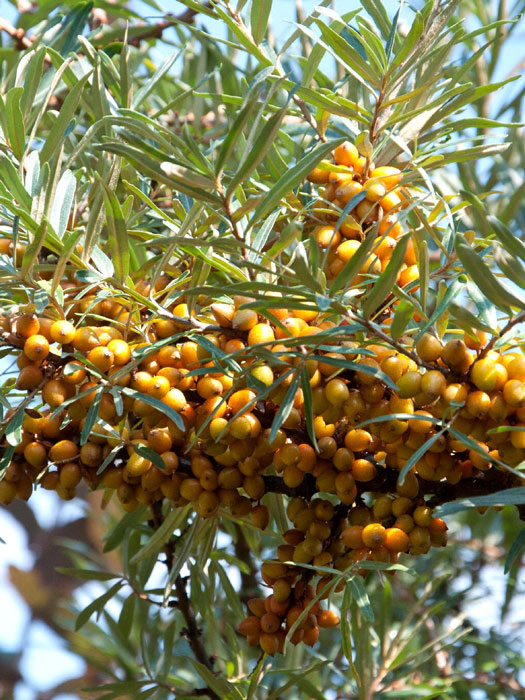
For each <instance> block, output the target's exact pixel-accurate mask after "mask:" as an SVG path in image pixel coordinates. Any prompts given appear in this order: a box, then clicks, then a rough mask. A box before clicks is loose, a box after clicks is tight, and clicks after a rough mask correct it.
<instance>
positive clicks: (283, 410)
mask: <svg viewBox="0 0 525 700" xmlns="http://www.w3.org/2000/svg"><path fill="white" fill-rule="evenodd" d="M299 380H300V376H299V374H298V373H297V372H296V373H295V375H294V377H293V379H292V381H291V383H290V386H289V387H288V389H287V391H286V394H285V396H284V399H283V402H282V404H281V405H280V406H279V410H278V411H277V413H276V414H275V417H274V419H273V422H272V428H271V430H270V438H269V442H270V443H271V442H273V441H274V440H275V436H276V435H277V431H278V430H279V428H280V427H281V425H282V424H283V423H284V421H285V420H286V419H287V418H288V416H289V415H290V411H291V410H292V406H293V402H294V401H295V395H296V393H297V389H298V388H299Z"/></svg>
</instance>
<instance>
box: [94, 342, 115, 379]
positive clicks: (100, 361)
mask: <svg viewBox="0 0 525 700" xmlns="http://www.w3.org/2000/svg"><path fill="white" fill-rule="evenodd" d="M114 359H115V356H114V355H113V353H112V352H111V350H109V349H108V348H107V347H106V346H104V345H99V346H98V347H96V348H93V349H92V350H90V351H89V352H88V354H87V360H88V361H89V362H91V364H93V365H94V366H95V367H96V368H97V369H98V371H99V372H102V373H106V372H107V371H108V370H109V369H111V367H112V366H113V361H114Z"/></svg>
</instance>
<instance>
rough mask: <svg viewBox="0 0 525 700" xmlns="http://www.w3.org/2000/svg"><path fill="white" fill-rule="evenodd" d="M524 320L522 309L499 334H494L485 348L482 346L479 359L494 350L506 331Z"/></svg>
mask: <svg viewBox="0 0 525 700" xmlns="http://www.w3.org/2000/svg"><path fill="white" fill-rule="evenodd" d="M523 321H525V311H522V312H521V313H519V314H518V315H517V316H514V318H511V319H510V321H509V322H508V323H507V325H506V326H505V327H504V328H503V330H502V331H501V332H500V333H498V335H493V336H492V338H491V339H490V342H489V343H487V345H485V347H484V348H482V350H481V352H480V353H479V354H478V358H477V359H478V360H481V359H482V358H483V357H485V355H486V354H487V353H488V352H489V351H490V350H492V348H493V347H494V345H495V344H496V342H497V340H498V339H499V338H501V336H503V335H505V333H508V331H510V330H511V328H514V326H517V325H518V323H522V322H523Z"/></svg>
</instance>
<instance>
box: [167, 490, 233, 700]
mask: <svg viewBox="0 0 525 700" xmlns="http://www.w3.org/2000/svg"><path fill="white" fill-rule="evenodd" d="M162 519H163V518H162V513H161V509H160V503H156V504H154V506H153V527H154V529H158V528H159V527H160V525H161V524H162ZM164 552H165V554H166V567H167V569H168V572H170V571H171V570H172V568H173V562H174V559H175V544H174V542H173V541H171V540H170V541H168V542H167V543H166V544H165V545H164ZM174 585H175V590H176V591H177V608H178V609H179V610H180V612H181V613H182V616H183V617H184V621H185V623H186V637H187V640H188V644H189V645H190V647H191V650H192V652H193V654H194V656H195V658H196V659H197V661H199V662H200V663H201V664H203V665H204V666H206V668H207V669H209V670H210V671H212V672H213V657H212V656H210V655H209V654H208V653H207V651H206V649H205V647H204V643H203V640H202V630H201V629H200V627H199V626H198V624H197V620H196V616H195V611H194V609H193V605H192V603H191V600H190V598H189V596H188V592H187V590H186V581H185V579H183V578H182V577H181V576H180V575H179V576H177V578H176V579H175V582H174ZM198 694H199V695H208V696H209V697H210V698H211V700H220V698H219V696H218V695H217V694H216V693H215V691H213V690H212V689H211V688H210V687H209V686H208V687H206V688H203V689H199V692H198Z"/></svg>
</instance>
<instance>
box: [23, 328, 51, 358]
mask: <svg viewBox="0 0 525 700" xmlns="http://www.w3.org/2000/svg"><path fill="white" fill-rule="evenodd" d="M24 353H25V354H26V355H27V357H28V358H29V359H30V360H31V361H32V362H41V361H42V360H45V358H46V357H47V356H48V355H49V342H48V341H47V338H44V336H43V335H38V334H37V335H32V336H30V337H29V338H28V339H27V340H26V341H25V343H24Z"/></svg>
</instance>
